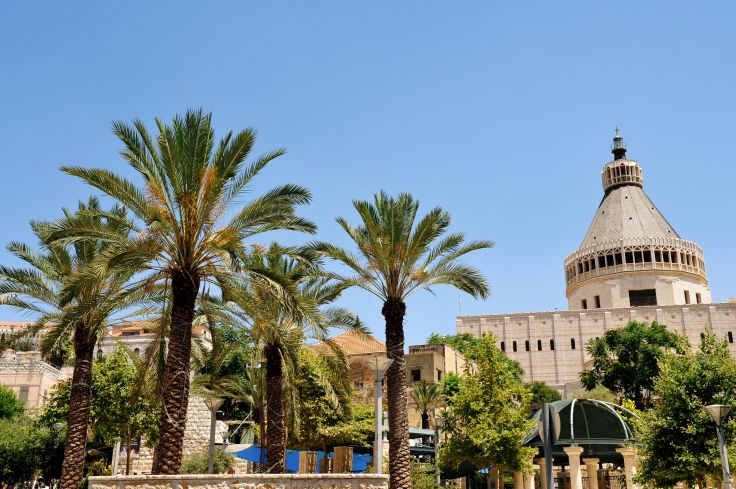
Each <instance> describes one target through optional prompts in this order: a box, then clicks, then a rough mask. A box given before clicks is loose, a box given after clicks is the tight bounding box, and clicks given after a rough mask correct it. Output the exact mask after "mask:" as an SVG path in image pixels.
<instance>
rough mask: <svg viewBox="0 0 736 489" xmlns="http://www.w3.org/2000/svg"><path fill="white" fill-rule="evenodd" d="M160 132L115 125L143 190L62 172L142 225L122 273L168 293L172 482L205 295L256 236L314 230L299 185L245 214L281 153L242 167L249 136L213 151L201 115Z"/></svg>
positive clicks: (166, 436)
mask: <svg viewBox="0 0 736 489" xmlns="http://www.w3.org/2000/svg"><path fill="white" fill-rule="evenodd" d="M156 124H157V128H158V135H157V137H156V138H155V139H153V138H152V137H151V135H150V134H149V132H148V130H147V129H146V127H145V125H144V124H143V123H142V122H141V121H140V120H136V121H134V122H133V125H132V126H130V125H127V124H125V123H122V122H115V123H114V124H113V132H114V134H115V135H116V136H117V137H118V138H119V139H120V140H121V141H122V143H123V150H122V151H121V155H122V156H123V158H124V159H125V160H126V161H127V162H128V163H129V164H130V165H131V166H132V167H133V169H134V170H136V171H137V172H138V173H139V174H140V176H141V177H142V178H143V181H144V184H143V186H141V187H138V186H136V185H135V184H134V183H133V182H131V181H129V180H127V179H126V178H123V177H121V176H119V175H117V174H115V173H113V172H111V171H109V170H104V169H87V168H82V167H65V168H62V170H63V171H65V172H66V173H69V174H71V175H76V176H78V177H80V178H82V179H83V180H84V181H86V182H87V183H88V184H90V185H92V186H94V187H96V188H97V189H99V190H101V191H103V192H104V193H105V194H107V195H109V196H111V197H113V198H115V199H117V200H118V201H119V202H120V203H122V204H123V205H124V206H126V207H127V208H128V209H130V211H131V212H132V213H133V214H134V215H135V216H136V217H137V218H138V219H139V220H140V221H141V222H142V223H143V226H144V229H143V232H141V233H139V234H137V235H134V236H131V237H130V238H129V240H128V241H127V242H126V243H124V246H123V245H122V244H121V251H120V253H119V254H118V256H117V257H116V263H117V265H118V266H133V267H138V266H142V265H145V266H147V268H148V269H149V270H150V271H151V272H152V273H151V274H150V275H148V276H147V280H148V281H149V282H151V281H165V282H166V283H168V284H170V288H171V306H170V333H169V342H168V351H167V356H166V366H165V372H164V386H163V396H162V397H163V403H162V408H161V424H160V442H159V445H158V447H157V448H156V451H155V454H154V461H153V469H152V471H153V473H154V474H176V473H178V471H179V467H180V465H181V457H182V447H183V443H182V441H183V437H184V428H185V424H186V411H187V404H188V398H189V372H190V356H191V330H192V321H193V319H194V312H195V305H196V300H197V295H198V293H199V289H200V286H201V285H203V283H204V282H206V281H208V280H212V279H214V277H218V276H223V275H226V274H228V273H229V272H230V271H231V270H232V269H233V268H237V267H238V266H239V265H240V264H241V263H242V261H243V259H244V257H245V256H247V254H248V250H249V244H248V243H247V240H248V239H249V238H251V237H253V236H254V235H256V234H258V233H262V232H266V231H271V230H278V229H289V230H297V231H306V232H314V230H315V226H314V225H313V224H312V223H311V222H309V221H306V220H304V219H302V218H299V217H297V216H296V215H295V207H296V206H297V205H301V204H306V203H308V202H309V201H310V199H311V196H310V194H309V192H308V191H307V190H306V189H304V188H302V187H300V186H297V185H283V186H280V187H277V188H274V189H272V190H270V191H268V192H267V193H265V194H264V195H262V196H260V197H258V198H255V199H253V200H251V201H250V202H248V203H245V204H242V205H240V204H239V199H240V198H241V197H242V195H243V193H244V192H246V191H247V190H249V188H250V185H251V183H252V180H253V178H254V177H255V176H256V175H257V174H258V173H259V172H260V171H261V170H262V169H263V168H264V167H265V166H266V165H267V164H268V163H269V162H270V161H272V160H273V159H274V158H276V157H278V156H280V155H282V154H283V153H284V151H283V150H276V151H273V152H270V153H267V154H264V155H262V156H260V157H258V158H257V159H256V160H255V161H253V162H252V163H250V164H248V165H246V164H245V163H244V162H245V160H246V159H247V158H248V155H249V154H250V152H251V149H252V148H253V145H254V143H255V131H254V130H253V129H246V130H244V131H241V132H239V133H238V134H236V135H233V133H232V132H228V133H227V134H226V135H225V137H224V138H222V139H221V140H220V142H219V143H217V144H215V136H214V130H213V128H212V117H211V114H205V113H203V112H202V110H189V111H187V113H186V114H185V115H184V116H183V117H182V116H176V117H174V120H173V122H172V123H171V125H167V124H165V123H164V122H162V121H161V120H158V119H157V120H156ZM233 207H235V208H234V209H233ZM93 231H94V230H93ZM65 234H66V236H67V237H74V236H84V235H89V234H92V235H100V233H94V232H91V231H90V230H89V229H67V230H65Z"/></svg>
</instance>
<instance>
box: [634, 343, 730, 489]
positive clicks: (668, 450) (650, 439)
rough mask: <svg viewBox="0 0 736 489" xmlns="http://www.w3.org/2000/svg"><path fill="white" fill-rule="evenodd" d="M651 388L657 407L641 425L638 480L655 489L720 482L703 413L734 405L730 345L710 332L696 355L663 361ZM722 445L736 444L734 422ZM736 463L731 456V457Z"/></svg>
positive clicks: (709, 423)
mask: <svg viewBox="0 0 736 489" xmlns="http://www.w3.org/2000/svg"><path fill="white" fill-rule="evenodd" d="M660 368H661V370H660V375H659V377H658V378H657V379H656V381H655V384H654V392H655V395H656V397H657V402H656V404H655V406H654V408H652V409H650V410H649V411H647V412H645V413H644V416H643V419H642V423H641V425H642V426H641V435H640V436H639V441H640V443H641V455H642V457H641V459H640V471H639V478H640V479H641V481H643V482H645V483H646V484H648V485H652V486H655V487H673V486H675V485H677V484H680V483H682V484H683V485H687V486H690V487H692V486H694V485H695V484H697V485H698V486H699V487H700V488H701V489H704V488H705V487H710V486H712V485H718V483H719V482H720V481H721V479H722V473H721V461H720V455H719V445H718V440H717V437H716V429H715V423H713V420H712V419H711V418H710V416H709V415H708V414H707V413H706V411H705V409H704V407H705V406H707V405H709V404H727V405H730V406H733V405H734V404H736V360H734V359H733V357H732V356H731V354H730V352H729V347H728V343H727V342H726V341H721V340H718V339H716V337H715V336H714V335H713V332H712V330H710V329H708V330H707V332H706V335H705V339H704V340H703V341H702V343H701V344H700V346H699V347H698V349H697V351H696V352H695V353H689V352H688V353H685V354H681V355H668V356H665V357H664V358H663V360H662V362H661V367H660ZM725 436H726V442H727V443H728V444H729V445H731V444H732V443H733V442H734V441H736V418H734V417H733V416H731V417H729V418H727V420H726V422H725ZM729 455H730V460H731V463H732V464H733V462H734V461H736V457H734V450H730V452H729Z"/></svg>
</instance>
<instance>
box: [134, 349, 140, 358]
mask: <svg viewBox="0 0 736 489" xmlns="http://www.w3.org/2000/svg"><path fill="white" fill-rule="evenodd" d="M133 353H135V356H137V357H139V356H141V349H140V348H136V349H135V350H133Z"/></svg>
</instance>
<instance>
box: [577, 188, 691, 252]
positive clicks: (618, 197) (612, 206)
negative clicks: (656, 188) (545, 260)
mask: <svg viewBox="0 0 736 489" xmlns="http://www.w3.org/2000/svg"><path fill="white" fill-rule="evenodd" d="M679 237H680V236H679V235H678V234H677V232H676V231H675V230H674V229H673V228H672V226H671V225H670V223H669V222H667V219H665V218H664V216H663V215H662V213H661V212H659V210H658V209H657V207H656V206H655V205H654V203H652V201H651V199H650V198H649V197H647V194H645V193H644V190H643V189H642V188H641V187H639V186H638V185H624V186H620V187H616V188H613V189H611V190H609V191H608V192H607V193H606V195H605V196H604V197H603V200H602V201H601V203H600V205H599V206H598V209H597V210H596V213H595V216H594V217H593V222H592V223H591V224H590V227H589V228H588V232H587V233H586V234H585V238H583V242H582V243H581V244H580V248H584V247H586V246H591V245H595V244H598V243H604V242H606V241H614V240H619V239H627V238H679Z"/></svg>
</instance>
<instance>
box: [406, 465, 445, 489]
mask: <svg viewBox="0 0 736 489" xmlns="http://www.w3.org/2000/svg"><path fill="white" fill-rule="evenodd" d="M411 485H412V487H413V488H414V489H439V487H440V486H438V485H437V477H436V476H435V475H434V474H432V473H431V472H428V471H427V467H426V466H425V465H424V464H421V463H419V462H418V461H417V460H416V459H414V458H412V459H411Z"/></svg>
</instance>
